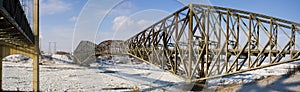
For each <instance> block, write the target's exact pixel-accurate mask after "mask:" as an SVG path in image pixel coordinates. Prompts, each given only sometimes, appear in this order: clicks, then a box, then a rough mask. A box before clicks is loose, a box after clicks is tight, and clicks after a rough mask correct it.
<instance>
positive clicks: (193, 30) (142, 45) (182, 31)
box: [125, 4, 300, 81]
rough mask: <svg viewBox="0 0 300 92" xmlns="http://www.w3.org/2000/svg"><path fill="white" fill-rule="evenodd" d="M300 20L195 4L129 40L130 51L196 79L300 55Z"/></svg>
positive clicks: (270, 63)
mask: <svg viewBox="0 0 300 92" xmlns="http://www.w3.org/2000/svg"><path fill="white" fill-rule="evenodd" d="M299 39H300V24H299V23H295V22H291V21H287V20H283V19H279V18H274V17H271V16H267V15H262V14H257V13H252V12H247V11H242V10H236V9H230V8H223V7H217V6H207V5H198V4H190V5H189V6H186V7H183V8H182V9H180V10H178V11H176V12H175V13H173V14H172V15H170V16H167V17H166V18H164V19H162V20H161V21H159V22H157V23H155V24H153V25H151V26H150V27H148V28H146V29H145V30H143V31H142V32H140V33H138V34H136V35H134V36H133V37H131V38H129V39H128V40H126V41H125V44H126V45H127V46H126V49H127V50H128V53H129V54H130V55H132V56H134V57H137V58H139V59H142V60H144V61H147V62H149V63H152V64H154V65H157V66H158V67H160V68H162V69H164V70H167V71H170V72H172V73H173V74H175V75H179V76H181V77H183V78H185V79H187V80H190V81H197V80H205V79H210V78H216V77H221V76H226V75H230V74H236V73H241V72H246V71H250V70H255V69H260V68H265V67H269V66H273V65H278V64H282V63H288V62H292V61H297V60H300V57H299V56H300V46H299V44H300V40H299Z"/></svg>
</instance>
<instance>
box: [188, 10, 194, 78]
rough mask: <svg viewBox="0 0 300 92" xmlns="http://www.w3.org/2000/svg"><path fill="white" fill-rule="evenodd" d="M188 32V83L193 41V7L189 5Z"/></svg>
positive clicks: (190, 75) (190, 74)
mask: <svg viewBox="0 0 300 92" xmlns="http://www.w3.org/2000/svg"><path fill="white" fill-rule="evenodd" d="M189 9H190V12H189V30H188V49H189V56H188V81H191V79H192V73H191V72H192V39H193V37H192V36H193V33H192V31H193V5H192V4H190V5H189Z"/></svg>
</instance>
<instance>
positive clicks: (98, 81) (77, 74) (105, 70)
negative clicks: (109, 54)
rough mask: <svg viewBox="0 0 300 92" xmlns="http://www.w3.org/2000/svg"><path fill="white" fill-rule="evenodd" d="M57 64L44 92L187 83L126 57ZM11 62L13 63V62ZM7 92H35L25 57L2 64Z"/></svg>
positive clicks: (166, 87) (232, 79)
mask: <svg viewBox="0 0 300 92" xmlns="http://www.w3.org/2000/svg"><path fill="white" fill-rule="evenodd" d="M52 57H53V60H52V61H51V60H47V59H43V60H42V61H50V62H54V63H44V64H42V65H40V89H41V91H133V90H138V91H179V90H182V87H183V86H186V85H185V84H184V83H185V80H183V79H180V78H178V77H176V76H174V75H172V74H170V73H168V72H165V71H162V70H161V69H159V68H157V67H154V66H151V65H149V64H147V63H143V62H137V60H135V59H133V58H129V57H127V56H113V58H112V59H111V60H104V59H100V60H98V63H93V64H91V65H90V67H83V66H78V65H74V64H72V57H71V56H69V55H58V54H53V55H52ZM11 61H12V62H11ZM296 64H299V61H297V62H293V63H287V64H281V65H277V66H273V67H268V68H263V69H259V70H255V71H249V72H244V73H240V74H235V75H231V76H225V77H220V78H215V79H209V80H207V81H206V84H207V85H208V87H209V88H213V87H215V86H224V85H225V86H226V85H232V84H244V83H249V82H253V81H256V80H258V79H262V78H266V77H268V76H270V75H283V74H285V73H286V72H287V70H288V69H289V68H291V67H293V66H295V65H296ZM3 89H4V90H21V91H31V90H32V60H31V59H28V57H25V56H22V55H11V56H8V57H6V58H4V62H3Z"/></svg>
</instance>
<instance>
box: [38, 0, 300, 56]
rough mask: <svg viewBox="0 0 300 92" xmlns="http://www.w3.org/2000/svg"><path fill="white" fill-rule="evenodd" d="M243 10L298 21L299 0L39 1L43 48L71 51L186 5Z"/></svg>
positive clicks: (117, 36)
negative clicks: (82, 42) (51, 46)
mask: <svg viewBox="0 0 300 92" xmlns="http://www.w3.org/2000/svg"><path fill="white" fill-rule="evenodd" d="M189 3H198V4H209V5H213V6H221V7H228V8H234V9H239V10H246V11H250V12H255V13H260V14H265V15H269V16H273V17H278V18H281V19H286V20H290V21H294V22H298V23H300V12H299V10H298V9H300V5H299V4H300V0H210V1H208V0H40V8H41V9H40V32H41V43H42V50H43V51H46V52H47V51H48V42H56V43H57V50H63V51H72V50H73V49H75V48H76V46H77V45H78V42H79V41H80V40H89V41H92V42H95V43H97V44H98V43H100V42H101V41H103V40H107V39H124V40H125V39H126V38H129V37H130V36H132V35H134V34H135V33H137V32H139V31H141V30H142V29H143V28H146V27H148V26H150V25H151V24H152V23H153V22H155V21H157V20H160V19H162V18H163V17H165V16H167V15H169V14H170V13H173V12H174V11H176V10H178V9H180V8H181V7H183V6H184V5H186V4H189Z"/></svg>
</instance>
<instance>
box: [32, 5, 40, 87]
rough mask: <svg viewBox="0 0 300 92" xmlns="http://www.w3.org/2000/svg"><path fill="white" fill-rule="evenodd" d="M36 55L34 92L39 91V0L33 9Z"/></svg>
mask: <svg viewBox="0 0 300 92" xmlns="http://www.w3.org/2000/svg"><path fill="white" fill-rule="evenodd" d="M33 30H34V32H33V33H34V38H35V39H34V52H35V53H34V55H35V57H33V92H38V91H39V54H40V52H39V51H40V50H39V48H40V47H39V39H40V38H39V0H34V9H33Z"/></svg>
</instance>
